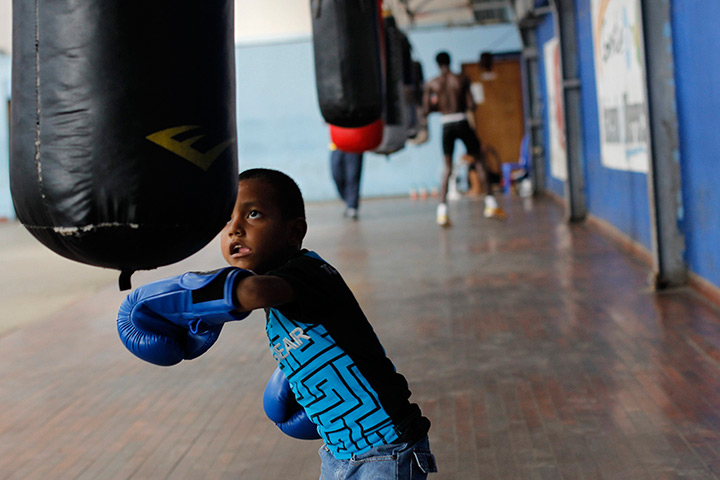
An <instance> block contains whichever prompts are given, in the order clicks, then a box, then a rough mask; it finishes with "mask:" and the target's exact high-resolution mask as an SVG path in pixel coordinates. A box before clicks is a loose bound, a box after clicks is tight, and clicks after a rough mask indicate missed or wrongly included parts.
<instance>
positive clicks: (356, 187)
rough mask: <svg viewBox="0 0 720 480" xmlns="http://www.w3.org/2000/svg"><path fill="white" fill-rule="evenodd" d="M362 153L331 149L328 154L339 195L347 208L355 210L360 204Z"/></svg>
mask: <svg viewBox="0 0 720 480" xmlns="http://www.w3.org/2000/svg"><path fill="white" fill-rule="evenodd" d="M362 162H363V154H362V153H349V152H343V151H341V150H333V151H332V153H331V154H330V169H331V170H332V176H333V180H335V186H336V187H337V190H338V193H339V194H340V197H341V198H342V199H343V201H344V202H345V205H347V208H354V209H356V210H357V208H358V205H359V204H360V176H361V175H362Z"/></svg>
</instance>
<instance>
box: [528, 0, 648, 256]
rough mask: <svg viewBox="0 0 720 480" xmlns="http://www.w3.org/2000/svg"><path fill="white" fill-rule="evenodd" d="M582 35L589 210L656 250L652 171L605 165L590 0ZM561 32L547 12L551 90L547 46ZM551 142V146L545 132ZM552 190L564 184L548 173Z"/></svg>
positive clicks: (541, 34) (584, 3)
mask: <svg viewBox="0 0 720 480" xmlns="http://www.w3.org/2000/svg"><path fill="white" fill-rule="evenodd" d="M575 6H576V15H577V24H578V29H577V34H578V55H579V74H580V82H581V108H582V119H583V139H582V148H583V150H582V159H581V162H582V168H583V172H584V175H585V194H586V200H587V207H588V212H589V213H590V214H592V215H594V216H595V217H598V218H601V219H603V220H605V221H607V222H609V223H610V224H612V225H614V226H615V227H617V228H618V229H619V230H620V231H621V232H622V233H624V234H625V235H627V236H628V237H629V238H631V239H633V240H635V241H637V242H639V243H641V244H642V245H644V246H645V247H646V248H647V249H651V248H652V245H651V237H650V215H649V203H648V189H647V175H646V174H644V173H634V172H625V171H619V170H612V169H609V168H606V167H604V166H603V165H602V164H601V152H600V127H599V123H598V118H599V117H598V110H597V93H596V90H595V65H594V59H593V44H592V26H591V21H592V16H591V11H590V0H577V3H576V4H575ZM554 34H555V30H554V21H553V17H552V15H546V16H545V17H544V18H543V21H542V23H541V24H540V25H539V27H538V30H537V40H538V44H539V46H540V67H539V74H540V77H541V78H540V84H541V88H542V90H543V94H544V92H545V88H546V87H545V83H546V82H545V62H544V58H543V50H542V45H544V43H545V42H547V41H548V40H549V39H550V38H552V37H553V35H554ZM543 108H544V110H545V115H544V121H545V124H546V125H547V124H548V123H549V119H548V116H547V104H546V102H545V98H544V97H543ZM544 137H545V145H549V138H548V132H547V129H546V132H545V135H544ZM549 161H550V152H549V150H548V149H546V152H545V162H546V171H547V172H550V165H549ZM546 188H547V189H548V190H549V191H551V192H553V193H555V194H556V195H560V196H563V195H564V185H563V182H560V181H558V180H557V179H555V178H553V177H551V176H550V175H548V176H547V183H546Z"/></svg>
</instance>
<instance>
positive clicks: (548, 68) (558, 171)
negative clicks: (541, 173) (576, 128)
mask: <svg viewBox="0 0 720 480" xmlns="http://www.w3.org/2000/svg"><path fill="white" fill-rule="evenodd" d="M543 53H544V55H545V56H544V58H545V85H546V86H545V89H546V90H547V92H546V93H547V109H548V124H549V126H550V128H549V129H548V133H549V135H550V175H552V176H553V177H554V178H557V179H558V180H562V181H565V180H567V148H566V145H565V110H564V109H563V95H562V93H563V92H562V71H561V69H560V44H559V42H558V39H557V38H551V39H550V40H548V41H547V42H545V45H544V46H543Z"/></svg>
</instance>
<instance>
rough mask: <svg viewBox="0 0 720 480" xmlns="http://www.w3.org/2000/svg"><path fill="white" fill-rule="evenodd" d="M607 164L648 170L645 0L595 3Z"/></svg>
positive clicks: (596, 0)
mask: <svg viewBox="0 0 720 480" xmlns="http://www.w3.org/2000/svg"><path fill="white" fill-rule="evenodd" d="M591 6H592V28H593V32H592V33H593V47H594V58H595V81H596V87H597V103H598V115H599V122H600V147H601V153H602V164H603V166H605V167H607V168H612V169H616V170H626V171H633V172H643V173H647V171H648V159H649V123H648V109H647V94H646V84H645V49H644V46H643V32H642V15H641V11H640V0H592V4H591Z"/></svg>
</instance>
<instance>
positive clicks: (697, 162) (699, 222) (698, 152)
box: [671, 1, 720, 286]
mask: <svg viewBox="0 0 720 480" xmlns="http://www.w3.org/2000/svg"><path fill="white" fill-rule="evenodd" d="M671 5H672V9H671V12H672V35H673V50H674V52H673V53H674V55H675V86H676V98H677V110H678V121H679V130H680V132H679V133H680V157H681V171H682V181H683V205H684V213H685V218H684V221H683V222H682V229H683V231H684V233H685V242H686V259H687V262H688V264H689V266H690V269H691V270H692V271H693V272H695V273H697V274H699V275H700V276H701V277H703V278H705V279H707V280H709V281H711V282H712V283H713V284H715V285H717V286H720V248H718V245H720V213H719V212H720V188H719V187H718V183H719V182H720V180H719V179H718V178H719V177H718V165H719V164H720V162H719V160H720V134H719V133H718V128H719V127H720V56H718V51H720V50H719V49H720V29H718V24H719V23H720V2H716V1H712V2H687V1H685V2H680V1H674V2H671Z"/></svg>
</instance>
